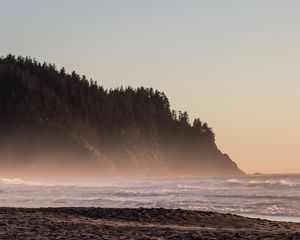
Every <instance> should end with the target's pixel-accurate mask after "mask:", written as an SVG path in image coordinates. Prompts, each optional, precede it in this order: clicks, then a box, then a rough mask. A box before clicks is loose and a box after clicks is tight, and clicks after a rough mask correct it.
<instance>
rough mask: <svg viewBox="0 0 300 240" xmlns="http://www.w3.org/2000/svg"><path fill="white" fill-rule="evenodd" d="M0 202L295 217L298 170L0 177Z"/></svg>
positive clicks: (299, 215) (298, 215) (299, 208)
mask: <svg viewBox="0 0 300 240" xmlns="http://www.w3.org/2000/svg"><path fill="white" fill-rule="evenodd" d="M0 206H1V207H112V208H139V207H145V208H160V207H162V208H182V209H190V210H201V211H215V212H220V213H232V214H238V215H243V216H249V217H259V218H265V219H270V220H282V221H293V222H300V174H298V175H297V174H294V175H288V174H277V175H246V176H244V177H238V178H221V177H219V178H178V179H143V180H124V179H114V180H98V181H93V182H30V181H23V180H21V179H2V180H0Z"/></svg>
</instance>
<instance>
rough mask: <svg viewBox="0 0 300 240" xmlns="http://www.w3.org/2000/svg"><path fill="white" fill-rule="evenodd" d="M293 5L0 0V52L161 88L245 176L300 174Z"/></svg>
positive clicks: (297, 34)
mask: <svg viewBox="0 0 300 240" xmlns="http://www.w3.org/2000/svg"><path fill="white" fill-rule="evenodd" d="M299 9H300V2H299V1H293V0H286V1H278V0H265V1H261V0H252V1H239V0H228V1H223V0H219V1H196V0H187V1H180V0H164V1H160V0H151V1H143V0H127V1H108V0H107V1H104V0H97V1H96V0H90V1H79V0H64V1H58V0H57V1H51V2H50V1H48V2H46V1H36V0H27V1H18V0H7V1H5V0H4V1H1V2H0V28H1V38H0V46H1V53H2V54H3V55H5V54H7V53H13V54H16V55H19V54H20V55H23V56H25V55H26V56H32V57H36V58H37V59H38V60H40V61H47V62H50V63H55V64H56V65H57V66H59V67H61V66H65V67H66V69H67V70H68V71H72V70H73V69H75V70H76V71H77V72H78V73H80V74H85V75H86V76H88V77H92V78H94V79H95V80H97V81H98V82H99V84H100V85H103V86H104V87H107V88H111V87H118V86H120V85H124V86H127V85H131V86H134V87H137V86H146V87H153V88H157V89H159V90H162V91H164V92H165V93H166V94H167V96H168V97H169V99H170V102H171V106H172V107H173V108H175V109H177V110H187V111H188V112H189V114H190V116H191V118H194V117H198V116H200V118H201V119H202V120H203V121H206V122H208V123H209V125H210V126H211V127H212V128H213V129H214V131H215V133H216V141H217V144H218V146H219V147H220V149H221V150H222V151H223V152H226V153H228V154H229V155H230V156H231V158H232V159H233V160H234V161H236V162H237V163H238V165H239V166H240V167H241V168H242V169H243V170H244V171H246V172H249V173H251V172H268V173H274V172H276V173H277V172H300V151H299V145H300V144H299V143H300V125H299V123H300V110H299V109H300V108H299V103H300V94H299V89H300V81H299V79H300V67H299V62H300V48H299V42H300V30H299V26H300V15H299Z"/></svg>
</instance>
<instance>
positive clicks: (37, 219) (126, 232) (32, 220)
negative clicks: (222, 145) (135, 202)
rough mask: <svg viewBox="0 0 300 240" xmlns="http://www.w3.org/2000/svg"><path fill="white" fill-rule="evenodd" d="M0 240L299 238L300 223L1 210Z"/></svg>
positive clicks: (153, 211)
mask: <svg viewBox="0 0 300 240" xmlns="http://www.w3.org/2000/svg"><path fill="white" fill-rule="evenodd" d="M0 239H11V240H13V239H25V240H26V239H280V240H283V239H293V240H294V239H295V240H296V239H300V223H292V222H276V221H269V220H262V219H257V218H246V217H241V216H237V215H233V214H221V213H215V212H203V211H190V210H182V209H163V208H136V209H131V208H122V209H121V208H93V207H90V208H78V207H77V208H70V207H69V208H0Z"/></svg>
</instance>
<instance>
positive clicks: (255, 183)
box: [226, 179, 300, 188]
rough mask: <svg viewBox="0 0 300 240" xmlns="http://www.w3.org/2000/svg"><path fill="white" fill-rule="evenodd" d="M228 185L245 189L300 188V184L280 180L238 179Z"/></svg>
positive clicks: (228, 182)
mask: <svg viewBox="0 0 300 240" xmlns="http://www.w3.org/2000/svg"><path fill="white" fill-rule="evenodd" d="M226 185H229V186H243V187H266V188H269V187H291V188H300V183H299V182H291V181H289V180H286V179H279V180H271V179H268V180H249V181H241V180H238V179H228V180H227V181H226Z"/></svg>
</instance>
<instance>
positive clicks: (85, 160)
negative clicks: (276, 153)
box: [0, 55, 243, 177]
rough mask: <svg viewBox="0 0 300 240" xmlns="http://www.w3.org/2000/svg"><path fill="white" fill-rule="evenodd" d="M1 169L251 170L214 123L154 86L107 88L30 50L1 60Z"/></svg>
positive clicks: (65, 172)
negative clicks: (220, 144)
mask: <svg viewBox="0 0 300 240" xmlns="http://www.w3.org/2000/svg"><path fill="white" fill-rule="evenodd" d="M0 111H1V113H0V114H1V118H0V123H1V125H0V127H1V133H2V136H1V142H0V153H1V163H0V164H1V170H0V171H1V174H4V175H8V176H10V177H15V176H21V177H22V176H45V177H46V176H52V175H53V176H57V177H58V176H66V177H72V176H87V177H91V176H93V177H95V176H99V177H103V176H138V177H139V176H141V177H142V176H146V177H147V176H150V177H151V176H221V175H241V174H243V172H242V171H241V170H240V169H239V168H238V167H237V165H236V164H235V163H234V162H233V161H232V160H231V159H230V158H229V156H228V155H226V154H223V153H222V152H221V151H220V150H219V149H218V148H217V146H216V144H215V137H214V133H213V131H212V129H211V128H210V127H209V126H208V125H207V123H205V122H202V120H200V119H198V118H197V119H195V120H194V121H193V123H192V124H191V123H190V121H189V116H188V114H187V112H181V111H179V112H176V111H174V110H171V109H170V104H169V101H168V98H167V97H166V95H165V94H164V93H163V92H159V91H157V90H154V89H152V88H143V87H140V88H137V89H133V88H131V87H127V88H123V87H121V88H117V89H111V90H105V89H103V87H101V86H99V85H97V84H96V82H95V81H93V80H90V81H89V80H87V79H86V77H85V76H79V75H78V74H77V73H75V72H74V71H73V72H72V73H71V74H67V73H66V72H65V70H64V68H62V69H60V70H57V69H56V67H55V65H53V64H47V63H40V62H37V61H35V60H34V59H31V58H29V57H26V58H23V57H14V56H13V55H8V56H7V57H4V58H1V59H0Z"/></svg>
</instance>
